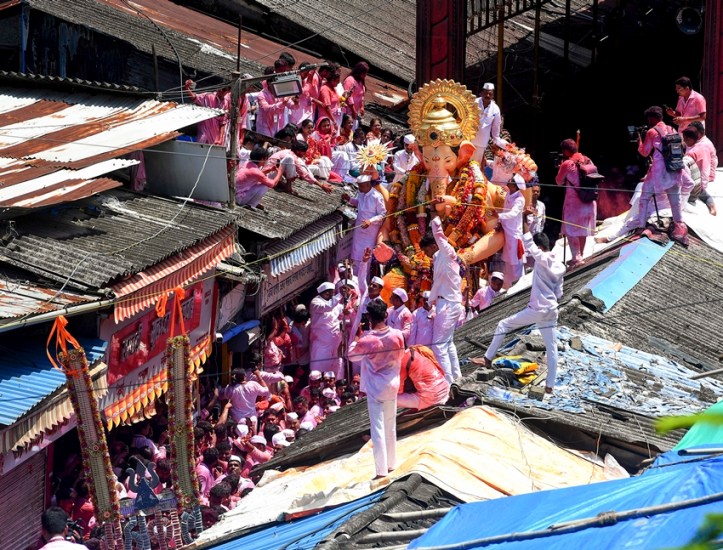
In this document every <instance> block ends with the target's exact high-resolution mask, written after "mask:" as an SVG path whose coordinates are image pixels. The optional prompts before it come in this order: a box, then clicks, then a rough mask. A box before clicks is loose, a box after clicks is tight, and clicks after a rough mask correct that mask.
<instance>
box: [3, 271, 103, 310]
mask: <svg viewBox="0 0 723 550" xmlns="http://www.w3.org/2000/svg"><path fill="white" fill-rule="evenodd" d="M94 300H98V296H94V295H91V294H80V293H76V292H68V291H63V292H60V293H59V292H58V291H57V290H55V289H53V288H48V287H43V286H40V285H34V284H29V283H27V282H22V281H13V280H10V279H7V278H3V279H0V318H2V319H10V318H15V317H22V316H24V315H35V314H37V313H46V312H49V311H57V310H59V309H63V308H66V307H70V306H76V305H78V304H83V303H86V302H92V301H94Z"/></svg>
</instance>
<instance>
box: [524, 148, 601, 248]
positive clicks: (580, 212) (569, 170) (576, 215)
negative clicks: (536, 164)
mask: <svg viewBox="0 0 723 550" xmlns="http://www.w3.org/2000/svg"><path fill="white" fill-rule="evenodd" d="M586 158H587V157H585V156H584V155H582V154H581V153H575V154H574V155H572V156H571V157H570V158H569V159H567V160H566V161H564V162H563V163H562V164H561V165H560V169H559V170H558V172H557V176H555V183H556V184H557V185H564V186H565V187H566V188H565V202H564V204H563V206H562V219H563V221H564V222H565V223H563V224H562V234H563V235H567V236H568V237H586V236H589V235H592V234H593V233H594V232H595V219H596V218H597V202H595V201H593V202H583V201H581V200H580V197H579V196H578V194H577V191H576V190H575V187H578V186H579V185H580V174H579V172H578V169H577V164H576V163H578V162H583V161H584V160H585V159H586ZM521 231H522V230H521V229H520V232H521Z"/></svg>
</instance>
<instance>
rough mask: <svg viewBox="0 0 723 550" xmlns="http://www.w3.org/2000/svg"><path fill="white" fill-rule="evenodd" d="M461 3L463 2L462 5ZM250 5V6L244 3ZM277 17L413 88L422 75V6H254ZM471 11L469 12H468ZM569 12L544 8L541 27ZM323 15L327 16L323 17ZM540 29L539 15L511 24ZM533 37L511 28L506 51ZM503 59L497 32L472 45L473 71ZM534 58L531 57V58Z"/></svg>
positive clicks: (326, 2) (580, 6) (334, 0)
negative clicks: (419, 46) (419, 44)
mask: <svg viewBox="0 0 723 550" xmlns="http://www.w3.org/2000/svg"><path fill="white" fill-rule="evenodd" d="M460 1H461V0H460ZM238 3H239V4H244V3H245V2H240V1H239V2H238ZM252 4H257V5H260V6H263V7H264V8H266V9H267V10H269V11H270V12H271V13H273V14H278V15H279V16H281V17H283V18H285V19H287V20H288V21H290V22H292V23H295V24H298V25H300V26H302V27H304V28H306V29H308V30H310V31H313V32H314V33H319V34H320V35H321V36H322V37H324V38H327V39H328V40H330V41H331V42H333V43H335V44H339V45H340V46H341V47H342V48H344V49H345V50H348V51H351V52H353V53H354V54H356V55H358V56H359V57H361V58H362V59H366V60H367V61H368V62H369V63H371V64H372V65H374V66H377V67H379V68H380V69H383V70H385V71H387V72H388V73H390V74H394V75H398V76H399V77H400V78H403V79H404V80H406V81H408V82H412V81H414V79H415V71H416V34H417V28H416V24H415V21H416V18H417V2H416V0H395V1H394V2H389V1H386V0H382V1H379V2H357V1H355V0H313V1H311V2H309V1H306V2H279V1H278V0H254V1H253V2H252ZM591 5H592V2H591V1H590V0H573V1H572V3H571V11H572V12H573V13H576V12H579V11H584V10H586V9H589V8H590V6H591ZM468 9H469V8H468ZM564 13H565V11H564V8H563V9H560V8H555V6H543V8H542V12H541V25H543V26H545V25H547V24H549V23H552V22H554V21H557V20H559V19H560V18H562V17H564ZM320 14H323V15H321V16H320ZM511 21H520V22H524V23H525V24H526V25H528V26H532V27H534V10H531V11H529V12H527V13H525V14H523V15H520V16H517V17H516V18H513V19H511ZM529 36H530V32H529V31H527V30H525V29H523V28H520V27H517V26H514V25H511V24H510V22H507V23H505V37H504V46H505V48H508V47H510V46H512V45H514V44H517V43H518V42H519V41H520V40H524V39H526V38H528V37H529ZM496 53H497V27H493V28H490V29H487V30H485V31H482V32H480V33H478V34H475V35H473V36H471V37H469V38H468V39H467V63H466V64H467V65H468V66H469V65H474V64H476V63H480V62H484V61H485V60H486V59H489V58H490V57H491V56H494V55H496ZM530 57H531V56H530Z"/></svg>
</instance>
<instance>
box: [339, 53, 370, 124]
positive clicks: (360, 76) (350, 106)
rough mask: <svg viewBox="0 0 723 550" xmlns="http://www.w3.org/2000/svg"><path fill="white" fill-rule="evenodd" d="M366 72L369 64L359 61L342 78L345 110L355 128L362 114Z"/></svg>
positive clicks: (367, 72)
mask: <svg viewBox="0 0 723 550" xmlns="http://www.w3.org/2000/svg"><path fill="white" fill-rule="evenodd" d="M367 74H369V64H368V63H367V62H366V61H359V63H357V64H356V65H354V67H353V68H352V70H351V73H349V76H347V77H346V78H345V79H344V95H346V98H347V99H346V107H345V112H346V114H348V115H349V116H350V117H351V119H352V121H353V124H354V129H355V130H356V128H357V126H359V121H360V120H361V118H362V117H363V116H364V96H365V95H366V90H367V87H366V77H367Z"/></svg>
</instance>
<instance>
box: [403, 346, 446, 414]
mask: <svg viewBox="0 0 723 550" xmlns="http://www.w3.org/2000/svg"><path fill="white" fill-rule="evenodd" d="M411 353H412V352H411V350H407V351H406V352H404V357H402V370H401V375H400V380H399V393H403V389H404V381H405V380H406V379H407V376H409V378H411V379H412V382H414V388H415V392H414V393H415V394H416V395H417V396H418V397H419V408H420V409H426V408H427V407H431V406H432V405H437V404H442V403H445V402H446V401H447V399H448V398H449V382H447V380H446V379H445V378H444V370H443V369H442V367H441V365H440V364H439V363H438V362H437V361H436V359H433V357H434V354H433V353H432V350H430V349H427V350H426V353H421V351H420V350H419V349H415V350H414V359H413V360H412V362H411V363H409V358H410V357H411ZM407 365H409V368H407Z"/></svg>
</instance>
